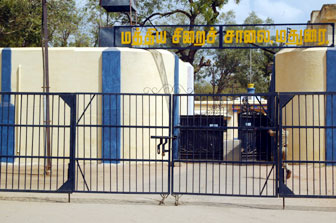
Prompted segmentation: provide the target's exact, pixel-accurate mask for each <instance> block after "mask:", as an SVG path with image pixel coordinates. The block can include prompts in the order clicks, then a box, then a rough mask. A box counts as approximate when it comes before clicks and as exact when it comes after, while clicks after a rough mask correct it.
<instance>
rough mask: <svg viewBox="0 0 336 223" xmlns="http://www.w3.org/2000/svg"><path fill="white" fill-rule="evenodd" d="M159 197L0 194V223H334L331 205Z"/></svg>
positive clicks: (308, 201) (334, 208) (332, 202)
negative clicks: (162, 201) (162, 202)
mask: <svg viewBox="0 0 336 223" xmlns="http://www.w3.org/2000/svg"><path fill="white" fill-rule="evenodd" d="M159 200H160V197H159V196H151V195H150V196H148V195H110V194H98V195H97V194H90V195H88V194H74V195H72V199H71V203H67V195H62V194H56V195H55V194H27V193H0V222H1V223H7V222H11V223H15V222H25V223H30V222H32V223H38V222H47V223H54V222H55V223H56V222H57V223H59V222H62V223H64V222H146V223H158V222H160V223H162V222H174V223H176V222H195V223H198V222H200V223H204V222H244V223H245V222H258V223H260V222H281V223H284V222H286V223H288V222H305V223H309V222H314V223H316V222H317V223H322V222H334V221H335V219H336V199H329V200H323V199H319V200H317V199H315V200H313V199H286V210H282V199H278V198H264V199H256V198H235V197H203V196H184V197H182V198H181V205H180V206H177V207H176V206H175V205H174V199H173V198H172V197H170V198H169V199H168V200H167V201H166V205H164V206H159V205H158V202H159Z"/></svg>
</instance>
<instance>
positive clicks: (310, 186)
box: [279, 92, 336, 198]
mask: <svg viewBox="0 0 336 223" xmlns="http://www.w3.org/2000/svg"><path fill="white" fill-rule="evenodd" d="M279 99H280V103H279V104H280V121H279V124H280V126H279V132H283V136H282V137H280V140H281V142H280V145H285V150H286V151H285V154H284V156H280V163H281V165H280V168H282V169H283V170H282V171H280V175H281V177H280V181H279V184H280V185H279V186H280V187H279V193H280V196H281V197H311V198H335V197H336V194H335V193H336V187H335V179H336V168H335V165H336V116H335V109H336V93H335V92H302V93H280V94H279ZM286 171H290V172H291V177H290V178H288V179H286Z"/></svg>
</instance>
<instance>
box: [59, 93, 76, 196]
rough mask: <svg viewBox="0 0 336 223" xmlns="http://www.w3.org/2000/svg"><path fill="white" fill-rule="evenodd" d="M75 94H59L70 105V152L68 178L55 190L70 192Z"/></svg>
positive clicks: (73, 144)
mask: <svg viewBox="0 0 336 223" xmlns="http://www.w3.org/2000/svg"><path fill="white" fill-rule="evenodd" d="M76 96H77V95H76V94H61V95H60V97H61V98H62V99H63V100H64V102H65V103H66V104H67V105H68V106H69V107H70V153H69V167H68V180H67V181H66V182H65V183H64V184H63V185H62V186H61V187H60V188H59V189H58V190H57V191H58V192H61V193H62V192H63V193H68V195H69V202H70V194H71V193H73V192H74V190H75V179H76V178H75V174H76V173H75V166H76V164H75V162H76Z"/></svg>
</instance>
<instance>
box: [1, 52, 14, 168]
mask: <svg viewBox="0 0 336 223" xmlns="http://www.w3.org/2000/svg"><path fill="white" fill-rule="evenodd" d="M11 77H12V50H11V49H9V48H5V49H3V50H2V54H1V91H2V92H11V90H12V88H11V84H12V82H11ZM0 123H1V124H14V123H15V107H14V105H12V104H10V96H9V95H2V101H1V103H0ZM14 141H15V135H14V127H8V126H1V127H0V156H1V155H3V156H14ZM0 162H10V163H13V162H14V158H13V157H1V159H0Z"/></svg>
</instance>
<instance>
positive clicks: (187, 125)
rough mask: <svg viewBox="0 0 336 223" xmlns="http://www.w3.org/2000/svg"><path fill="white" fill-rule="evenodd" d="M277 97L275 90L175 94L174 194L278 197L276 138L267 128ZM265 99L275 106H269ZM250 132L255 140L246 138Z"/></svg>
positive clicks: (272, 124) (270, 126)
mask: <svg viewBox="0 0 336 223" xmlns="http://www.w3.org/2000/svg"><path fill="white" fill-rule="evenodd" d="M196 99H197V101H196ZM276 99H277V98H276V94H255V95H248V94H239V95H238V94H225V95H189V94H180V95H174V96H173V105H174V107H173V115H174V117H173V135H174V136H176V139H175V140H174V142H173V148H172V149H173V159H172V160H173V166H174V168H172V173H173V179H172V194H175V195H182V194H191V195H225V196H258V197H275V196H277V180H278V178H277V153H276V142H275V141H276V137H275V139H272V138H271V136H270V134H269V133H268V131H269V130H272V131H275V132H276V131H277V122H276V119H277V115H276V107H277V106H276V103H277V100H276ZM267 103H273V104H272V106H269V107H273V108H275V109H274V110H273V111H270V109H269V110H267ZM241 114H242V115H241ZM181 117H189V118H187V119H185V121H181ZM218 117H219V118H218ZM239 124H240V125H239ZM251 132H253V135H254V137H255V138H254V143H253V145H251V143H249V142H247V141H246V140H249V138H248V137H247V138H246V137H245V135H247V134H249V133H251ZM241 135H243V136H244V137H240V136H241ZM273 140H275V141H274V142H273ZM244 145H249V148H244ZM185 151H189V155H188V156H185V155H183V154H185Z"/></svg>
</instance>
